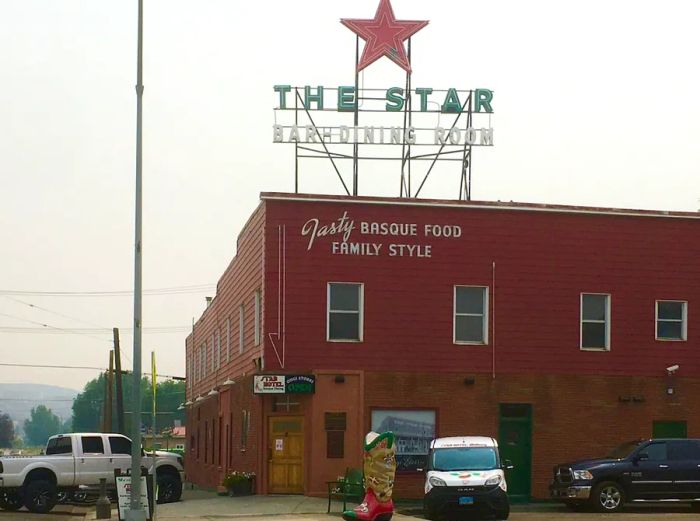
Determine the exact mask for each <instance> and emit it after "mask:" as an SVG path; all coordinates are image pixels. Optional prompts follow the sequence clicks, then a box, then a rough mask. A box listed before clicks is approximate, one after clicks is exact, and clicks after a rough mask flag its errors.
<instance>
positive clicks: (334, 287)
mask: <svg viewBox="0 0 700 521" xmlns="http://www.w3.org/2000/svg"><path fill="white" fill-rule="evenodd" d="M363 307H364V284H358V283H346V282H329V283H328V307H327V310H328V319H327V321H326V339H327V340H332V341H341V342H362V320H363V317H362V315H363Z"/></svg>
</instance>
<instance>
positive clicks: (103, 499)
mask: <svg viewBox="0 0 700 521" xmlns="http://www.w3.org/2000/svg"><path fill="white" fill-rule="evenodd" d="M96 517H97V519H111V518H112V505H111V504H110V502H109V498H108V497H107V480H106V479H105V478H100V497H99V498H97V516H96Z"/></svg>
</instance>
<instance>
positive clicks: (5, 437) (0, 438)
mask: <svg viewBox="0 0 700 521" xmlns="http://www.w3.org/2000/svg"><path fill="white" fill-rule="evenodd" d="M14 439H15V426H14V424H13V423H12V418H10V415H9V414H7V413H5V414H0V448H4V449H9V448H11V447H12V440H14Z"/></svg>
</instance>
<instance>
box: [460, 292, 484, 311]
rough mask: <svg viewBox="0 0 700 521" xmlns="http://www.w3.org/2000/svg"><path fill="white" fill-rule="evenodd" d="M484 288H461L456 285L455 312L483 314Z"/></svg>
mask: <svg viewBox="0 0 700 521" xmlns="http://www.w3.org/2000/svg"><path fill="white" fill-rule="evenodd" d="M485 293H486V289H485V288H462V287H459V286H458V287H457V297H456V308H457V309H456V312H457V313H475V314H478V315H483V314H484V294H485Z"/></svg>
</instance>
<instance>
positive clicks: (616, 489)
mask: <svg viewBox="0 0 700 521" xmlns="http://www.w3.org/2000/svg"><path fill="white" fill-rule="evenodd" d="M591 501H592V502H593V508H595V509H596V510H597V511H598V512H608V513H612V512H619V511H621V510H622V507H623V506H624V504H625V491H624V490H623V489H622V487H621V486H620V485H619V484H618V483H615V482H614V481H603V482H601V483H598V484H597V485H596V486H595V487H593V492H592V493H591Z"/></svg>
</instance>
